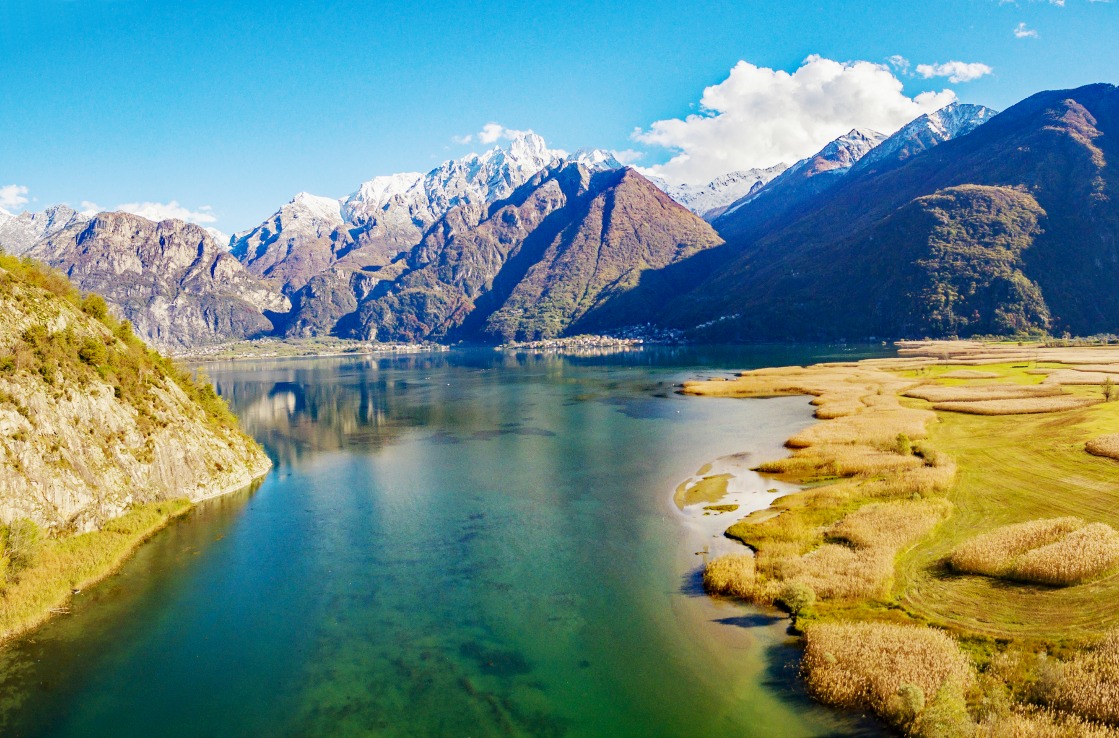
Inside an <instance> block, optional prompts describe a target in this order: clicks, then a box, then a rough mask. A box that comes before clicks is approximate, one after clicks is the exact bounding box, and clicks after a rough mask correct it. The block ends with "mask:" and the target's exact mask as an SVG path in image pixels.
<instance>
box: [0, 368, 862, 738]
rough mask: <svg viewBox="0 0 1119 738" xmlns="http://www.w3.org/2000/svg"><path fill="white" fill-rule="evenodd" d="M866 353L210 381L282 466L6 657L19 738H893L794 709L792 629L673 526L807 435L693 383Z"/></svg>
mask: <svg viewBox="0 0 1119 738" xmlns="http://www.w3.org/2000/svg"><path fill="white" fill-rule="evenodd" d="M861 355H865V352H862V353H858V352H854V351H848V352H840V351H839V350H838V349H836V348H827V347H816V348H809V347H802V348H799V349H795V350H794V349H785V348H765V347H761V348H739V349H686V350H685V349H647V350H645V351H642V352H637V353H630V354H624V355H617V356H613V357H599V358H559V357H528V356H519V357H508V356H502V355H499V354H497V353H495V352H493V351H482V350H475V351H453V352H450V353H447V354H440V355H431V356H414V357H395V358H390V359H384V358H339V359H317V360H283V361H271V362H257V361H253V362H237V363H227V364H220V365H211V366H208V367H207V372H208V374H209V375H210V376H211V378H212V379H213V380H214V382H215V384H216V386H217V387H218V389H219V391H220V392H221V393H222V395H223V396H225V397H226V398H227V399H228V400H229V402H230V403H231V405H232V406H233V407H234V409H235V410H236V411H237V412H238V414H239V415H240V416H241V417H242V421H243V423H244V426H245V427H246V429H247V430H248V431H249V432H251V433H252V434H253V435H255V436H256V437H257V438H258V439H259V440H260V441H261V442H262V443H263V444H264V445H265V447H266V448H267V450H268V452H269V454H270V455H271V456H272V458H273V460H274V461H275V462H276V465H275V469H274V470H273V472H272V473H271V474H270V475H269V476H268V477H267V478H266V479H265V480H264V481H263V482H262V483H261V484H259V485H257V487H256V488H255V489H252V490H246V491H244V492H241V493H238V494H235V495H230V496H227V497H225V498H221V499H217V500H213V501H210V502H207V503H204V504H202V505H200V506H199V507H198V508H197V509H196V510H194V511H193V512H192V513H191V514H189V515H188V516H187V517H186V518H184V519H183V520H180V521H177V522H175V523H173V524H172V525H171V526H169V527H168V528H167V529H166V530H164V531H162V532H161V533H160V534H158V535H157V536H156V537H154V538H153V539H152V541H151V542H149V543H148V544H146V545H145V546H143V547H142V548H141V549H140V551H139V552H138V553H137V555H136V556H135V557H134V558H133V559H131V560H130V561H129V563H128V564H127V565H126V566H125V567H124V569H123V570H122V571H121V572H120V573H119V574H117V575H115V576H114V577H112V578H110V579H109V580H107V581H106V582H104V583H103V584H101V585H99V586H97V587H94V588H92V589H91V590H89V591H87V592H83V593H81V594H80V595H78V596H77V597H76V598H75V600H74V605H73V608H72V613H71V614H70V615H68V616H64V617H61V618H58V619H56V620H54V621H52V622H50V623H48V624H47V625H46V626H44V627H43V628H41V629H40V630H38V631H36V632H35V633H34V634H32V635H31V636H29V637H27V638H24V639H22V640H19V641H17V642H15V643H13V644H11V645H10V646H8V647H7V648H5V649H4V650H3V651H0V735H4V736H83V737H90V736H113V737H114V738H126V737H131V736H155V735H159V736H365V735H376V736H519V735H524V736H847V735H872V734H877V729H876V728H875V726H873V725H870V724H866V723H865V722H859V721H858V720H856V719H855V718H854V717H852V716H842V715H837V714H835V713H832V712H829V711H827V710H824V709H823V708H821V707H819V706H817V705H814V704H813V703H811V702H810V701H808V700H807V699H806V698H805V697H804V695H803V694H802V693H801V692H800V691H799V689H798V687H797V684H796V680H795V678H794V677H795V666H794V664H795V659H796V651H795V649H794V648H793V647H792V646H790V645H789V641H788V638H787V636H786V635H785V627H786V622H785V621H783V620H781V619H779V618H776V617H775V616H774V615H773V614H771V613H766V612H762V611H758V610H754V609H751V608H748V607H745V606H742V605H738V604H733V603H728V602H716V601H712V600H710V599H709V598H707V597H706V596H704V595H703V594H702V593H701V592H700V590H699V587H698V581H697V576H696V574H697V571H698V567H699V565H700V563H701V561H702V557H701V556H697V555H696V551H699V550H702V549H703V548H704V547H716V548H717V547H719V546H725V545H727V544H726V543H725V542H724V541H723V539H721V538H714V537H712V535H711V532H710V530H704V529H703V528H702V526H697V525H695V524H694V520H692V521H689V520H687V519H685V518H684V517H683V516H682V515H681V514H680V513H679V512H678V511H677V510H676V509H675V507H674V506H673V504H672V501H671V497H672V491H673V489H674V488H675V486H676V485H677V484H678V483H679V482H680V481H681V480H683V479H684V478H686V477H688V476H689V475H691V474H693V473H694V472H695V471H696V470H697V469H698V468H699V467H700V466H702V465H703V464H704V463H705V462H707V461H710V460H712V459H715V458H717V457H720V456H725V455H727V454H732V453H735V452H741V451H751V452H753V453H754V454H755V455H757V456H764V455H771V456H772V455H775V454H778V453H781V442H782V441H783V439H784V438H786V437H787V436H788V435H790V434H791V433H793V432H795V431H796V430H797V429H798V428H801V427H803V426H804V425H806V424H808V423H809V422H810V417H811V412H810V407H809V405H808V402H807V400H806V399H804V398H779V399H771V400H750V401H742V400H719V399H697V398H686V397H683V396H680V395H677V394H675V393H674V392H673V384H674V383H676V382H679V381H682V380H683V379H686V378H692V377H695V376H718V375H724V374H726V373H727V370H729V369H731V368H744V367H749V366H764V365H774V364H783V363H803V362H806V361H810V360H813V359H822V358H850V357H854V356H861ZM762 483H763V482H762V481H761V480H760V479H759V480H758V484H762ZM729 522H730V521H729V520H728V521H727V523H728V524H729Z"/></svg>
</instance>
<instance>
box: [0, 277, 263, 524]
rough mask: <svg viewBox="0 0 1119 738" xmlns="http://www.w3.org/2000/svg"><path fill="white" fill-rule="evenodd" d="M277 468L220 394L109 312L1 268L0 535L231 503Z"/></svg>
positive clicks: (56, 284) (53, 284) (58, 282)
mask: <svg viewBox="0 0 1119 738" xmlns="http://www.w3.org/2000/svg"><path fill="white" fill-rule="evenodd" d="M269 466H270V461H269V459H268V457H267V456H266V455H265V454H264V452H263V451H262V450H261V449H260V447H259V446H258V445H257V444H256V443H255V442H254V441H253V440H252V439H251V438H249V437H248V436H246V435H244V434H243V433H241V432H240V431H239V430H238V428H237V425H236V421H235V419H234V418H233V417H232V415H231V414H230V413H229V411H228V409H227V408H226V407H225V405H224V403H223V402H222V401H221V400H220V399H219V398H218V397H217V396H216V395H215V394H214V392H213V389H212V387H210V386H209V385H207V384H203V385H199V384H196V383H194V382H193V381H191V379H190V378H189V376H187V375H186V374H184V373H183V372H182V371H181V370H179V369H177V368H176V367H175V366H173V365H172V364H171V363H170V362H169V361H167V360H166V359H164V358H162V357H161V356H159V355H158V354H156V353H155V352H153V351H151V350H149V349H148V348H147V347H146V346H145V345H144V344H143V343H142V342H141V341H140V340H139V339H137V338H136V337H135V336H134V335H133V334H132V332H131V330H130V329H129V327H128V325H127V324H123V323H119V322H118V321H117V320H116V319H115V318H113V316H112V315H111V314H109V312H108V310H107V308H106V306H105V303H104V302H103V301H102V300H100V299H99V298H97V297H95V296H87V297H86V298H82V297H81V295H80V294H79V293H78V292H77V290H75V289H74V288H73V287H72V286H71V285H70V283H68V282H67V281H66V280H65V279H64V278H63V277H62V276H61V275H57V274H52V273H47V272H45V271H42V270H40V269H39V268H37V267H35V266H33V265H30V264H28V263H25V262H21V261H18V260H16V259H15V258H13V257H0V523H10V522H11V521H13V520H16V519H20V518H29V519H31V520H33V521H35V522H36V523H37V524H38V525H40V526H43V527H46V528H50V529H52V530H54V531H58V532H73V531H84V530H90V529H93V528H96V527H98V526H100V525H101V524H103V523H104V522H105V521H107V520H109V519H111V518H113V517H116V516H117V515H120V514H121V513H122V512H124V511H125V510H126V509H127V508H128V506H129V505H131V504H133V503H141V502H152V501H157V500H161V499H170V498H176V497H188V498H190V499H191V500H195V501H197V500H200V499H203V498H206V497H210V496H214V495H217V494H221V493H224V492H229V491H233V490H235V489H238V488H240V487H243V486H245V485H247V484H248V483H249V482H251V481H252V480H253V479H254V478H256V477H258V476H260V475H261V474H263V473H264V472H265V471H266V470H267V469H268V467H269Z"/></svg>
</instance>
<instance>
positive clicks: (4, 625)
mask: <svg viewBox="0 0 1119 738" xmlns="http://www.w3.org/2000/svg"><path fill="white" fill-rule="evenodd" d="M190 508H191V504H190V502H189V501H188V500H185V499H183V500H168V501H164V502H152V503H147V504H144V505H137V506H135V507H133V508H132V509H131V510H130V511H129V512H127V513H125V514H124V515H122V516H120V517H119V518H115V519H113V520H112V521H110V522H109V523H107V524H106V525H105V527H104V528H102V529H101V530H99V531H94V532H92V533H82V534H80V535H75V536H64V537H61V538H47V539H45V540H43V541H42V542H41V543H40V544H39V545H38V547H37V550H36V551H35V553H34V555H33V557H32V558H31V560H30V561H29V563H28V565H27V566H26V567H25V568H22V569H21V570H19V571H18V573H16V574H15V575H14V576H13V577H12V578H11V580H10V581H7V582H0V642H3V641H5V640H7V639H8V638H11V637H12V636H15V635H18V634H19V633H22V632H24V631H27V630H29V629H31V628H33V627H35V626H36V625H38V624H40V623H41V622H43V621H44V620H47V619H48V618H49V617H50V616H51V615H52V614H54V613H55V612H57V611H65V609H66V607H65V605H66V603H67V602H68V601H69V599H70V596H71V593H72V592H73V590H75V589H84V588H85V587H88V586H90V585H92V584H93V583H95V582H97V581H99V580H101V579H103V578H104V577H106V576H108V575H109V574H111V573H112V572H114V571H116V569H117V568H118V567H119V566H120V565H121V563H123V561H124V560H125V559H126V558H127V557H128V555H129V554H131V553H132V551H133V550H135V548H136V547H137V546H138V545H140V544H141V543H143V542H144V540H146V539H147V538H148V537H150V536H151V535H152V534H153V533H155V532H156V531H157V530H159V529H160V528H162V527H163V526H164V525H166V524H167V522H168V521H169V520H171V519H172V518H175V517H177V516H179V515H182V514H183V513H185V512H186V511H187V510H189V509H190Z"/></svg>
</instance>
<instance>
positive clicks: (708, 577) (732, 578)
mask: <svg viewBox="0 0 1119 738" xmlns="http://www.w3.org/2000/svg"><path fill="white" fill-rule="evenodd" d="M703 588H704V589H705V590H707V592H709V593H710V594H718V595H727V596H730V597H738V598H740V599H743V600H750V599H753V598H754V592H755V571H754V557H753V556H752V555H751V554H727V555H725V556H720V557H718V558H715V559H712V560H711V561H708V562H707V565H706V566H704V567H703Z"/></svg>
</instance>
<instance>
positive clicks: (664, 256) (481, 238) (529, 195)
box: [356, 163, 721, 341]
mask: <svg viewBox="0 0 1119 738" xmlns="http://www.w3.org/2000/svg"><path fill="white" fill-rule="evenodd" d="M720 243H721V239H719V237H718V235H717V234H715V232H714V231H713V230H712V229H711V228H710V226H708V225H707V224H706V223H704V222H703V221H702V220H701V219H699V218H698V217H696V216H695V215H694V214H692V213H690V212H689V211H688V210H686V209H685V208H683V207H682V206H680V205H679V204H677V203H675V202H674V201H672V200H671V199H670V198H669V197H667V196H666V195H665V194H664V193H663V192H661V191H660V190H659V189H658V188H657V187H656V186H655V185H653V184H652V183H651V182H649V181H648V180H647V179H645V178H644V177H642V176H641V175H640V174H638V173H637V172H635V171H633V170H632V169H621V170H618V169H614V170H608V171H604V172H592V171H590V170H589V169H587V168H586V167H584V166H583V165H582V164H579V163H568V164H565V165H559V166H554V167H551V168H549V169H546V170H544V171H542V172H540V173H538V174H537V175H536V176H535V177H533V179H532V180H530V181H529V182H527V183H526V184H525V185H523V186H522V187H520V188H518V190H516V191H515V192H514V193H513V194H512V196H511V197H510V198H508V199H507V200H504V201H499V202H497V203H494V204H493V206H491V207H490V208H488V209H483V208H480V207H479V206H477V205H471V206H463V207H459V208H455V209H454V210H452V211H450V212H449V213H448V214H447V215H446V216H444V217H443V218H442V219H441V220H440V222H439V223H437V224H436V225H435V226H434V227H432V228H431V229H430V230H429V232H428V234H427V236H426V237H425V238H424V240H423V242H421V243H420V244H419V245H418V246H417V247H416V248H415V249H414V250H413V251H412V252H411V254H409V256H408V259H407V260H406V262H405V264H406V266H405V268H404V271H403V272H402V273H401V274H400V275H399V276H396V277H394V278H393V280H392V282H391V283H387V284H385V286H384V288H383V290H382V289H378V288H375V289H374V290H373V291H372V293H371V295H370V299H368V300H366V301H365V302H363V303H362V304H361V307H360V308H359V310H358V320H357V327H356V330H357V332H358V334H359V335H361V336H362V337H367V338H376V339H378V340H417V339H421V338H426V339H429V340H459V339H474V340H498V341H502V340H511V339H518V340H532V339H536V338H545V337H552V336H556V335H559V334H561V333H563V332H565V331H566V330H568V329H569V328H571V327H572V326H574V325H576V324H578V323H580V321H582V320H583V319H584V318H585V317H586V316H588V315H589V314H591V313H592V312H593V311H595V309H596V308H598V307H599V306H600V305H601V304H602V303H604V302H606V301H608V300H609V299H610V298H612V297H620V296H621V295H624V294H626V293H627V292H628V291H629V290H631V289H632V288H633V287H634V286H635V285H636V284H637V282H638V281H639V280H640V279H641V277H642V275H643V274H645V273H646V272H648V271H649V270H652V269H659V268H663V267H665V266H668V265H669V264H672V263H674V262H676V261H679V260H681V259H684V258H686V257H688V256H691V255H693V254H695V253H697V252H699V251H702V250H705V249H708V248H711V247H714V246H717V245H718V244H720ZM610 317H612V318H613V319H614V320H615V321H618V320H621V321H638V322H639V320H640V317H641V316H640V315H638V314H636V313H635V312H633V311H620V312H616V313H614V314H612V315H611V314H608V313H600V314H599V321H600V322H604V321H607V319H608V318H610ZM628 324H631V322H622V323H617V322H615V324H614V325H613V326H612V327H615V328H617V327H620V326H621V325H628Z"/></svg>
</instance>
